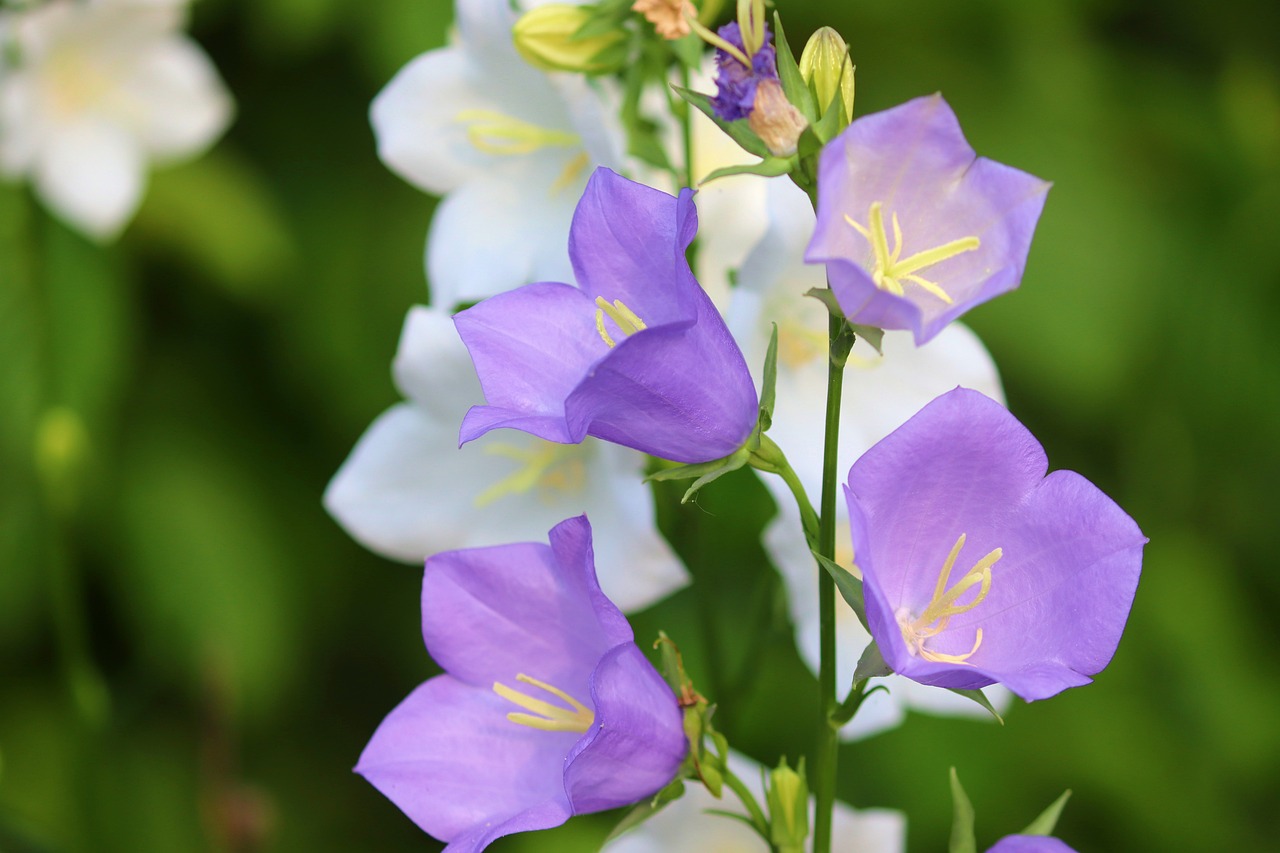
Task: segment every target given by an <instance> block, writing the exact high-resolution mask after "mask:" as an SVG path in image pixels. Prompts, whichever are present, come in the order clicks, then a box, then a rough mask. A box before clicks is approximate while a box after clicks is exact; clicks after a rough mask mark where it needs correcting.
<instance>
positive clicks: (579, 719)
mask: <svg viewBox="0 0 1280 853" xmlns="http://www.w3.org/2000/svg"><path fill="white" fill-rule="evenodd" d="M516 681H521V682H524V683H525V684H531V685H533V686H534V687H537V688H538V689H540V690H545V691H546V692H547V693H550V694H551V695H552V696H555V697H556V698H557V699H559V700H561V701H562V702H564V703H565V704H566V705H568V706H569V708H572V709H573V710H569V708H562V707H560V706H559V705H552V704H551V703H550V702H545V701H543V700H541V699H535V698H533V697H532V696H530V695H528V694H526V693H521V692H520V691H519V690H516V689H514V688H511V687H508V686H507V685H505V684H503V683H502V682H499V681H495V682H494V683H493V692H494V693H497V694H498V695H499V696H501V697H502V698H503V699H506V700H507V701H508V702H510V703H512V704H513V705H518V706H519V707H521V708H524V709H525V710H526V711H530V712H531V713H528V714H522V713H520V712H519V711H512V712H511V713H509V714H507V719H508V720H510V721H511V722H513V723H517V724H519V725H522V726H528V727H529V728H532V729H540V730H542V731H544V732H585V731H586V730H587V729H589V728H591V724H592V723H593V722H595V719H596V715H595V713H593V712H592V710H591V709H590V708H588V707H587V706H586V705H583V704H582V703H581V702H579V701H578V700H577V699H574V698H573V697H572V696H570V695H569V694H568V693H565V692H564V691H563V690H561V689H559V688H558V687H552V686H551V685H550V684H547V683H546V682H545V681H539V680H538V679H536V678H531V677H530V676H527V675H525V674H524V673H523V672H522V673H519V674H518V675H516Z"/></svg>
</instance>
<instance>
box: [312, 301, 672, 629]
mask: <svg viewBox="0 0 1280 853" xmlns="http://www.w3.org/2000/svg"><path fill="white" fill-rule="evenodd" d="M394 373H395V378H396V384H397V385H398V386H399V388H400V390H401V392H402V393H403V394H404V395H405V397H407V398H408V400H407V402H404V403H400V404H398V405H395V406H393V407H391V408H390V409H389V410H387V411H386V412H385V413H383V414H382V415H381V416H380V417H379V418H378V419H377V420H375V421H374V422H373V424H372V425H371V426H370V427H369V429H368V430H367V431H366V432H365V434H364V436H362V437H361V439H360V441H359V442H358V443H357V444H356V446H355V449H354V450H352V451H351V455H350V456H349V457H348V458H347V460H346V462H344V463H343V464H342V467H341V468H340V469H339V470H338V473H337V474H335V475H334V477H333V480H332V481H331V482H330V483H329V487H328V489H327V490H326V491H325V495H324V505H325V507H326V508H327V509H328V510H329V512H330V514H331V515H333V517H334V518H336V519H337V520H338V522H339V523H340V524H342V526H343V527H344V528H345V529H346V530H347V532H348V533H350V534H351V535H352V536H353V537H354V538H355V539H357V540H358V541H359V542H360V543H361V544H363V545H365V546H366V547H368V548H370V549H372V550H374V551H377V552H378V553H380V554H384V555H386V556H388V557H392V558H394V559H398V560H404V561H406V562H421V561H422V560H423V559H424V558H425V557H426V556H428V555H429V554H434V553H436V552H438V551H445V550H451V549H454V548H470V547H476V546H482V545H499V544H503V543H508V542H520V541H531V542H536V541H541V538H542V537H545V536H546V532H547V530H548V529H549V528H551V527H553V526H555V525H556V524H559V523H560V522H561V521H563V520H564V519H566V518H569V517H571V516H575V515H579V514H581V513H583V512H586V513H587V514H588V516H589V517H590V518H591V525H592V527H593V528H594V529H595V531H596V535H595V553H596V566H597V570H598V571H599V574H600V585H601V587H602V588H603V590H604V592H605V594H606V595H608V596H609V597H610V598H611V599H613V601H614V602H615V603H617V605H618V606H619V607H620V608H622V609H623V610H636V609H639V608H641V607H644V606H646V605H648V604H652V603H653V602H655V601H657V600H658V599H660V598H663V597H664V596H666V595H667V594H668V593H670V592H672V591H673V590H675V589H677V588H679V587H681V586H684V584H685V583H687V582H688V577H687V575H686V573H685V570H684V566H683V565H682V564H681V563H680V561H679V560H678V559H677V558H676V556H675V554H674V553H673V552H672V551H671V548H670V546H669V545H667V543H666V541H665V540H664V539H663V538H662V536H661V535H660V534H659V533H658V531H657V528H656V526H655V524H654V518H653V513H654V509H653V494H652V492H651V491H650V488H649V486H648V485H646V484H645V483H644V482H642V478H643V476H644V470H643V469H644V464H645V457H644V455H643V454H641V453H638V452H636V451H634V450H628V449H627V448H624V447H619V446H617V445H612V444H607V443H605V442H601V441H597V440H595V439H592V438H588V439H587V440H586V441H584V442H583V443H582V444H580V445H565V444H553V443H551V442H548V441H543V440H542V439H539V438H535V437H534V436H531V435H527V434H525V433H522V432H518V431H515V430H501V431H499V432H494V433H490V434H489V435H486V436H484V437H482V438H480V439H477V440H476V441H473V442H471V443H469V444H467V446H466V447H463V448H459V447H458V424H460V423H461V422H462V416H463V415H464V414H465V413H466V411H467V408H468V407H469V406H470V405H471V404H473V403H478V402H481V401H483V399H484V396H483V394H482V393H481V391H480V384H479V382H478V381H477V380H476V378H475V370H474V369H473V368H472V366H471V359H470V357H469V356H468V355H467V350H466V347H464V346H463V345H462V341H461V339H460V338H459V337H458V334H457V332H456V331H455V330H454V328H453V322H452V321H451V320H450V318H449V315H448V314H447V313H446V312H444V311H440V310H437V309H431V308H421V307H419V308H413V309H412V310H410V312H409V315H408V317H407V318H406V320H405V325H404V333H403V334H402V335H401V338H400V347H399V351H398V352H397V353H396V360H395V366H394Z"/></svg>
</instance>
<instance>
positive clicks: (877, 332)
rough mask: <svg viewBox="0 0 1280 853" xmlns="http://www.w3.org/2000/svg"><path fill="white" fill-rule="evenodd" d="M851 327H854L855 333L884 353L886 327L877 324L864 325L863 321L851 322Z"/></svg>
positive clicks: (881, 353) (877, 350)
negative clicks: (882, 327)
mask: <svg viewBox="0 0 1280 853" xmlns="http://www.w3.org/2000/svg"><path fill="white" fill-rule="evenodd" d="M849 328H851V329H853V333H854V334H855V335H857V336H858V337H860V338H862V339H863V340H864V341H866V342H867V343H869V344H871V347H872V349H874V350H875V351H876V352H878V353H880V355H884V348H883V347H884V329H881V328H878V327H876V326H864V325H862V324H861V323H850V324H849Z"/></svg>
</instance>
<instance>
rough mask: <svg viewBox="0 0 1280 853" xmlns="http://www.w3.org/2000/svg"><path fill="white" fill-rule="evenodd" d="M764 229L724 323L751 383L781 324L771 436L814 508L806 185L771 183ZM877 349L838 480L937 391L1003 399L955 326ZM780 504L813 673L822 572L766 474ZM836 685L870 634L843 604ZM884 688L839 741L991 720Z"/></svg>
mask: <svg viewBox="0 0 1280 853" xmlns="http://www.w3.org/2000/svg"><path fill="white" fill-rule="evenodd" d="M768 188H769V214H770V219H771V222H770V225H769V229H768V231H767V232H766V233H765V235H764V237H763V238H762V239H761V240H760V242H759V243H758V244H757V245H756V246H755V248H754V249H753V250H752V251H751V254H750V255H749V256H748V257H747V259H746V261H745V262H744V264H743V266H742V272H741V275H740V276H739V283H740V286H739V287H738V288H737V289H735V290H734V292H733V299H732V302H731V304H730V307H729V311H728V314H727V319H728V323H729V328H730V330H731V331H732V332H733V334H734V337H735V338H737V340H738V343H739V345H740V346H741V347H742V351H743V354H744V355H746V357H747V364H748V365H750V367H751V369H752V371H753V372H754V374H755V376H756V378H757V381H759V375H760V371H761V369H762V367H763V364H764V355H765V350H766V348H767V347H768V343H769V333H770V331H771V324H772V323H777V325H778V385H777V403H776V407H775V410H774V414H773V426H772V428H771V429H770V430H769V435H770V436H771V437H772V438H773V440H774V441H776V442H777V443H778V446H779V447H781V448H782V450H783V452H784V453H786V454H787V459H788V460H789V461H790V463H791V465H792V467H793V468H794V469H795V471H796V473H797V474H798V475H799V478H800V481H801V482H802V483H803V484H804V487H805V490H806V491H807V492H808V493H809V496H810V498H811V499H812V500H813V502H814V504H815V505H816V504H817V500H818V496H819V494H820V491H821V488H822V444H823V418H822V412H823V411H824V408H825V405H826V386H827V311H826V308H824V307H823V306H822V304H821V303H819V302H818V301H817V300H816V299H812V298H807V297H804V296H803V295H802V294H804V293H805V292H806V291H808V290H809V289H810V288H815V287H817V288H821V287H824V286H825V284H826V282H825V280H824V278H823V268H822V267H821V266H813V265H806V264H805V263H804V260H803V256H804V249H805V246H806V245H807V244H808V242H809V238H810V236H811V235H812V234H813V226H814V214H813V209H812V207H811V206H810V204H809V200H808V199H807V198H806V197H805V195H804V193H803V192H801V191H800V190H799V189H797V188H796V187H795V186H794V185H793V184H791V183H790V182H787V181H778V180H774V181H770V182H769V184H768ZM883 349H884V355H883V356H881V355H879V354H877V353H876V351H875V350H874V349H872V348H871V346H870V345H869V344H867V343H866V341H863V340H859V341H858V343H857V344H856V345H855V346H854V349H853V352H852V354H851V355H850V358H849V362H848V365H847V367H846V369H845V378H844V393H843V397H842V401H841V403H842V405H841V413H840V461H839V464H838V465H837V471H838V472H839V476H840V478H841V480H842V481H843V479H844V478H845V477H846V476H847V475H848V472H849V467H850V466H851V465H852V464H853V463H854V461H855V460H857V458H858V457H859V456H861V455H862V454H863V453H864V452H866V451H867V449H869V448H870V447H871V445H873V444H875V443H876V442H878V441H879V440H880V439H882V438H884V437H885V436H886V435H888V434H889V433H890V432H892V431H893V430H895V429H897V428H898V427H899V426H901V425H902V423H903V422H905V421H906V420H907V419H908V418H910V417H911V416H912V415H914V414H915V413H916V412H917V411H919V409H920V408H921V407H923V406H924V405H925V404H926V403H928V402H929V401H930V400H932V399H933V398H934V397H936V396H938V395H939V394H942V393H944V392H946V391H950V390H951V389H952V388H955V387H956V386H957V385H963V386H964V387H966V388H973V389H975V390H977V391H981V392H982V393H984V394H986V395H987V396H989V397H991V398H993V399H995V400H999V401H1001V402H1003V401H1004V395H1003V392H1002V391H1001V387H1000V377H999V375H998V374H997V372H996V367H995V364H994V363H993V362H992V361H991V356H990V355H989V354H988V353H987V351H986V349H985V348H984V347H983V346H982V343H981V341H979V340H978V338H977V336H976V335H974V334H973V332H971V331H969V329H967V328H965V327H964V326H962V325H960V324H958V323H953V324H952V325H950V326H949V327H947V329H945V330H944V331H943V332H942V333H941V334H939V335H938V336H937V337H936V338H934V339H933V340H932V341H930V342H929V343H928V344H927V345H925V346H923V347H916V346H915V345H914V344H913V343H912V340H911V335H910V333H907V332H888V333H886V334H885V336H884V342H883ZM763 479H764V482H765V485H766V486H767V487H768V488H769V489H770V491H771V492H772V493H773V495H774V499H775V502H776V503H777V504H778V515H777V516H776V517H775V518H774V519H773V520H772V521H771V522H770V524H769V526H768V527H767V528H766V530H765V534H764V545H765V549H766V550H767V551H768V552H769V555H770V557H771V558H772V560H773V562H774V565H776V566H777V567H778V570H779V571H780V572H781V574H782V577H783V580H784V582H785V583H786V586H787V592H788V598H789V600H790V605H791V617H792V621H793V622H794V623H795V627H796V643H797V646H798V647H799V650H800V653H801V656H802V657H803V658H804V659H805V661H806V662H807V663H808V664H809V666H810V668H812V669H813V670H814V671H815V672H816V671H817V669H818V661H819V657H820V655H819V649H818V590H817V582H816V580H815V575H816V573H817V571H818V569H817V567H816V565H815V563H814V561H813V557H812V556H811V555H810V553H809V549H808V547H807V545H806V544H805V541H804V535H803V533H802V531H801V527H800V518H799V513H798V511H797V510H796V508H795V500H794V498H793V497H792V496H791V493H790V492H789V491H787V489H786V487H785V486H784V485H783V484H782V481H781V480H780V479H779V478H777V477H768V476H766V477H764V478H763ZM836 512H837V514H838V517H839V532H838V533H837V536H836V550H837V553H836V556H837V562H839V563H841V564H842V565H844V566H845V567H846V568H849V567H851V565H852V559H851V555H850V554H849V550H850V548H851V545H850V542H849V532H848V521H847V509H846V507H845V502H844V500H843V498H842V497H837V500H836ZM837 614H838V616H837V648H838V649H839V656H838V658H837V670H836V678H837V687H838V689H840V690H843V691H847V690H848V688H849V685H850V684H851V683H852V681H853V671H854V666H855V665H856V664H857V662H858V657H859V655H861V653H862V650H863V648H865V647H866V645H867V643H868V642H870V636H869V635H868V634H867V632H866V631H865V630H864V629H863V627H862V625H861V624H859V623H858V620H857V618H856V617H855V616H854V615H853V611H851V610H850V609H849V608H848V607H846V606H844V604H843V602H841V603H839V605H838V608H837ZM880 681H881V683H883V684H884V685H885V686H886V687H888V688H889V693H888V694H885V693H884V692H883V691H880V692H877V693H876V695H875V696H873V697H871V698H870V699H868V700H867V702H866V703H865V704H864V705H863V706H862V708H861V709H860V710H859V712H858V715H857V716H856V717H855V718H854V720H853V721H852V722H851V723H850V724H849V725H847V726H846V727H845V728H844V729H843V730H842V731H841V736H842V737H843V738H846V739H852V738H860V737H866V736H868V735H870V734H874V733H875V732H878V731H882V730H884V729H887V728H892V727H894V726H897V725H898V724H900V723H901V722H902V720H903V717H904V715H905V713H906V710H907V709H908V708H911V709H914V710H918V711H927V712H931V713H937V714H958V715H972V716H987V712H986V711H984V710H983V709H981V708H980V707H979V706H978V705H976V704H974V703H972V702H970V701H969V700H967V699H963V698H961V697H959V696H956V695H955V694H953V693H950V692H949V691H946V690H941V689H939V688H935V687H925V686H923V685H919V684H916V683H915V682H913V681H910V680H908V679H905V678H902V677H900V676H890V677H889V678H886V679H883V680H880ZM984 692H986V694H987V696H988V698H989V699H990V700H991V702H992V704H993V705H995V706H996V707H997V708H1001V707H1007V706H1008V703H1009V701H1010V695H1009V693H1008V691H1007V690H1005V689H1004V688H1001V687H998V686H996V687H990V688H987V689H986V690H985V691H984Z"/></svg>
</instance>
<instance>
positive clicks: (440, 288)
mask: <svg viewBox="0 0 1280 853" xmlns="http://www.w3.org/2000/svg"><path fill="white" fill-rule="evenodd" d="M524 5H526V6H531V5H537V4H531V3H530V4H524ZM511 6H512V4H511V3H510V1H509V0H458V2H457V6H456V11H457V24H458V29H457V38H456V40H455V43H454V44H452V45H450V46H448V47H444V48H440V49H438V50H432V51H428V52H427V53H424V54H422V55H421V56H419V57H417V58H416V59H414V60H413V61H411V62H410V63H409V64H408V65H406V66H405V67H404V68H402V69H401V70H400V72H399V73H397V74H396V76H395V77H394V78H392V80H391V82H390V83H388V84H387V86H386V88H384V89H383V90H382V92H381V93H379V94H378V96H377V98H375V99H374V101H373V105H372V107H371V109H370V119H371V121H372V123H373V130H374V134H375V135H376V136H377V140H378V155H379V156H380V157H381V158H382V161H383V162H384V163H385V164H386V165H387V166H388V167H389V168H390V169H391V170H392V171H394V172H395V173H396V174H398V175H400V176H401V177H402V178H404V179H405V180H407V181H409V182H410V183H412V184H414V185H415V186H417V187H419V188H421V189H423V190H426V191H427V192H429V193H434V194H436V195H442V196H444V199H443V200H442V201H441V203H440V205H439V206H438V207H437V208H436V211H435V216H434V217H433V219H432V222H431V228H430V231H429V233H428V235H427V251H426V264H427V277H428V280H429V281H430V283H431V294H432V297H431V301H432V303H433V304H435V305H439V306H441V307H444V308H452V307H453V306H454V305H456V304H457V303H459V302H474V301H477V300H479V299H483V298H484V297H486V296H492V295H493V294H495V293H500V292H502V291H505V290H510V289H512V288H515V287H518V286H520V285H522V284H527V283H529V282H532V281H573V277H572V268H571V267H570V266H569V255H568V252H567V250H566V248H565V247H566V245H567V242H568V233H569V221H570V219H571V218H572V216H573V210H574V207H575V206H576V205H577V203H578V199H579V198H580V197H581V196H582V190H583V188H584V187H585V186H586V181H587V178H588V177H589V176H590V174H591V172H592V170H593V169H594V168H595V167H596V166H597V165H604V166H610V167H613V168H615V169H616V168H618V167H619V166H620V164H621V160H622V155H621V139H620V134H619V133H618V132H617V131H616V130H615V129H614V128H615V126H616V121H617V120H616V118H615V117H614V116H615V112H616V110H615V109H614V108H613V106H612V105H611V104H610V102H609V100H610V99H609V98H607V97H606V96H605V94H604V93H603V92H602V87H603V85H604V84H603V83H601V82H598V81H589V80H587V79H585V78H584V77H582V76H581V75H576V74H555V73H551V74H547V73H544V72H542V71H539V70H537V69H535V68H533V67H532V66H531V65H529V64H528V63H526V62H525V61H524V60H523V59H522V58H521V57H520V55H519V54H518V53H517V52H516V49H515V47H514V45H513V43H512V36H511V28H512V26H513V25H514V23H515V20H516V18H517V17H518V15H517V12H515V11H513V10H512V7H511ZM593 521H594V519H593ZM544 532H545V531H544Z"/></svg>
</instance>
